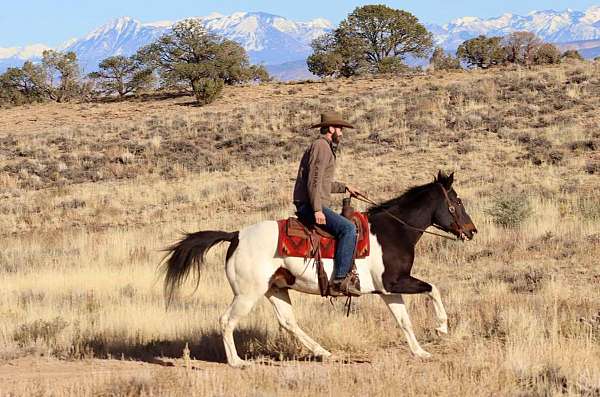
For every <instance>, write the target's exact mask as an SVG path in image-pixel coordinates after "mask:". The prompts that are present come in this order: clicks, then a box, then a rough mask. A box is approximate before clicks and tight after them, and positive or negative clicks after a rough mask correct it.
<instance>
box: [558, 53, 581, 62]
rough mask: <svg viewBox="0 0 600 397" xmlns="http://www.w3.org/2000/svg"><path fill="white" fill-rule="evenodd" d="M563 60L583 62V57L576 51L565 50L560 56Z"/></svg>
mask: <svg viewBox="0 0 600 397" xmlns="http://www.w3.org/2000/svg"><path fill="white" fill-rule="evenodd" d="M562 58H563V59H574V60H577V61H583V57H582V56H581V54H580V53H579V51H577V50H567V51H565V52H563V54H562Z"/></svg>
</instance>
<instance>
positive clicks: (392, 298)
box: [381, 294, 431, 358]
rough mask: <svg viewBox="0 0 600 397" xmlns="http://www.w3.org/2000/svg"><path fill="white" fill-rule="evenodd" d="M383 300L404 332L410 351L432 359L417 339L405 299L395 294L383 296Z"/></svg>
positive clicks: (418, 355)
mask: <svg viewBox="0 0 600 397" xmlns="http://www.w3.org/2000/svg"><path fill="white" fill-rule="evenodd" d="M381 298H382V299H383V301H384V302H385V303H386V305H387V306H388V308H389V309H390V311H391V312H392V314H393V315H394V317H395V318H396V321H398V324H399V325H400V328H402V331H404V335H406V340H407V341H408V347H409V348H410V351H411V352H412V353H413V354H414V355H415V356H417V357H421V358H427V357H431V354H430V353H428V352H426V351H425V350H424V349H423V348H422V347H421V345H419V342H418V341H417V338H416V337H415V332H414V331H413V328H412V323H411V321H410V318H409V317H408V311H407V310H406V305H405V304H404V299H402V295H400V294H394V295H381Z"/></svg>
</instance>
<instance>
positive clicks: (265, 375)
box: [0, 64, 600, 395]
mask: <svg viewBox="0 0 600 397" xmlns="http://www.w3.org/2000/svg"><path fill="white" fill-rule="evenodd" d="M277 90H279V91H280V92H281V93H282V94H272V93H273V92H275V91H277ZM288 90H294V92H292V93H289V92H288ZM332 93H335V94H336V95H335V96H334V97H331V94H332ZM599 93H600V75H599V72H598V66H597V65H595V66H594V65H590V64H573V65H566V66H561V67H552V68H544V69H538V70H522V69H516V70H502V71H495V72H481V73H480V72H475V73H454V74H446V75H431V76H425V77H418V78H414V79H411V80H394V79H385V80H380V79H372V80H369V79H367V80H346V81H341V82H323V83H317V84H307V85H294V86H286V85H278V86H272V85H267V86H262V87H250V88H238V89H236V90H233V91H231V92H228V93H226V97H225V98H224V99H223V100H222V102H221V103H217V104H215V105H212V106H209V107H206V108H203V109H190V108H187V107H182V106H179V105H178V102H176V101H175V102H166V103H164V102H163V103H162V105H163V107H166V110H164V109H163V110H161V112H163V114H164V117H158V116H157V115H156V114H152V112H154V111H155V110H154V109H155V104H153V103H150V104H138V106H141V107H142V109H143V106H147V107H148V109H149V111H148V113H149V114H150V115H149V117H145V116H143V115H137V116H136V115H133V116H131V117H132V120H131V121H123V120H117V121H107V122H105V123H99V124H97V125H94V126H87V127H85V126H83V127H82V126H77V127H73V128H72V129H71V128H70V127H69V123H68V122H66V123H64V124H63V125H62V126H60V127H59V126H55V127H54V128H52V129H49V130H48V129H44V130H43V131H37V130H36V129H35V128H33V127H31V128H30V127H28V129H26V130H23V131H18V132H11V131H6V130H4V132H1V133H0V139H2V140H3V142H9V141H10V142H13V141H15V142H16V143H14V144H12V143H11V144H10V145H9V144H7V145H4V144H3V146H2V149H1V152H0V156H1V157H0V170H1V171H0V190H1V194H2V195H3V200H2V202H1V203H0V213H1V214H2V216H1V217H0V234H1V235H2V244H1V246H0V285H2V286H3V287H2V288H0V356H1V357H2V359H4V360H6V361H8V362H14V363H19V362H20V361H19V360H34V361H35V360H38V361H39V360H42V361H44V360H46V361H44V362H49V363H50V365H52V363H54V362H55V361H52V360H59V361H56V366H57V367H60V366H61V365H65V364H63V363H66V362H73V363H74V365H78V364H79V365H81V368H82V370H81V372H83V374H85V368H87V367H86V366H85V365H86V364H85V363H89V362H92V363H94V362H96V361H94V359H98V358H102V359H107V358H108V359H113V360H124V364H123V365H126V364H127V362H128V361H134V362H146V363H153V365H150V364H148V365H147V366H144V367H143V369H140V370H137V371H133V372H131V373H127V372H126V371H125V372H119V371H117V370H115V371H112V372H110V373H98V374H94V373H91V375H89V376H85V375H81V374H79V375H78V374H77V372H76V371H74V372H73V377H72V379H63V378H61V379H60V381H57V377H56V376H54V377H53V376H52V375H49V374H47V373H40V374H39V375H38V376H36V375H31V376H25V377H23V376H22V377H20V378H19V377H15V378H14V379H13V381H12V382H11V381H10V377H5V378H1V377H2V374H3V373H4V372H2V371H3V369H4V368H2V367H0V380H1V381H0V394H4V393H9V392H13V393H16V394H23V395H24V394H29V395H34V394H39V395H43V394H44V393H46V394H52V393H54V394H56V395H60V394H105V395H110V394H111V393H112V394H129V395H142V394H143V395H166V394H169V395H184V394H185V395H189V394H194V395H230V394H236V395H314V394H315V393H325V394H327V395H332V394H349V395H365V394H368V395H397V394H399V393H400V392H401V393H403V394H406V395H422V394H427V395H558V394H570V395H581V394H583V395H598V394H600V359H599V358H598V357H600V356H599V354H600V344H599V341H600V297H599V295H598V293H597V289H598V285H599V283H600V267H599V266H598V261H597V257H598V255H599V254H600V248H599V247H600V227H599V226H598V221H599V220H600V201H599V200H598V196H597V193H596V192H597V189H598V188H599V187H600V183H599V182H598V175H597V174H594V173H593V172H592V173H590V172H589V168H588V167H587V164H588V163H589V162H590V161H593V159H594V158H595V157H594V156H596V154H597V153H596V152H597V147H598V146H595V145H598V141H599V139H600V130H598V125H599V122H600V116H598V115H597V114H596V113H597V112H596V111H595V109H596V108H597V105H598V101H599V98H600V96H599V95H598V94H599ZM272 95H273V97H272ZM234 105H235V107H234ZM106 106H107V110H106V111H107V112H108V111H113V109H111V108H110V106H112V105H106ZM124 106H125V105H124ZM331 107H333V108H337V109H339V110H342V111H344V112H345V113H346V114H347V115H348V116H351V117H350V118H351V119H352V120H354V121H356V124H357V127H358V128H357V131H356V132H354V133H349V134H346V141H345V142H344V147H343V151H342V153H341V155H340V158H339V169H338V174H339V176H340V179H343V180H345V181H347V182H349V183H351V184H352V185H355V186H358V187H360V188H361V189H363V190H366V191H367V192H369V194H370V195H371V196H372V197H373V198H374V199H376V200H383V199H386V198H390V197H392V196H395V195H397V194H399V193H400V192H402V191H403V190H404V189H406V188H407V187H409V186H411V185H414V184H421V183H427V182H428V181H429V180H430V179H431V177H432V175H433V174H434V173H435V172H437V170H438V169H439V168H442V169H446V170H455V171H456V172H457V174H456V177H457V182H456V190H457V191H458V193H459V194H460V196H461V197H462V198H463V201H464V202H465V205H466V207H467V209H468V211H469V213H470V214H471V216H472V218H473V219H474V222H475V224H476V225H477V227H478V229H479V230H480V233H479V234H478V235H477V237H476V240H475V241H473V242H470V243H466V244H459V243H450V242H446V241H442V240H438V239H435V238H430V237H424V238H423V241H421V242H420V244H419V245H418V247H417V258H416V262H415V267H414V274H415V276H416V277H419V278H422V279H424V280H428V281H431V282H433V283H434V284H436V285H437V286H438V287H439V288H440V290H441V291H442V297H443V300H444V303H445V305H446V308H447V310H448V314H449V319H450V334H449V335H448V336H444V337H440V336H438V335H436V334H435V332H434V331H433V328H434V319H433V308H432V307H431V306H430V305H429V304H428V302H427V301H426V300H425V299H424V298H423V297H420V296H408V297H407V302H408V306H409V313H410V315H411V317H412V320H413V322H414V324H415V330H416V333H417V338H418V339H419V340H420V341H421V342H422V344H423V345H424V347H425V349H427V350H429V351H431V352H432V353H433V354H434V357H433V358H432V359H431V360H427V361H422V360H416V359H414V358H412V357H411V356H410V353H409V350H408V349H407V347H406V343H405V340H404V337H403V336H402V333H401V331H400V330H399V329H398V328H397V327H396V325H395V323H394V321H393V319H392V318H391V315H390V314H389V313H388V312H387V309H386V308H385V307H384V305H383V303H382V302H381V301H380V300H379V299H378V297H375V296H366V297H361V298H360V299H358V300H356V301H357V302H356V304H355V306H354V310H353V313H352V315H351V316H350V317H349V318H346V317H344V313H343V309H342V307H341V303H340V302H338V303H337V305H336V306H335V307H334V306H331V305H330V304H329V302H328V301H326V300H323V299H321V298H319V297H313V296H305V295H300V294H297V293H292V300H293V302H294V307H295V310H296V314H297V317H298V319H299V322H300V324H301V326H302V327H303V328H304V329H305V331H306V332H307V333H308V334H309V335H311V336H313V337H314V338H315V339H316V340H318V341H319V342H320V343H321V344H322V345H323V346H325V347H326V348H328V349H330V350H332V351H333V352H334V353H336V354H337V355H338V356H340V357H342V358H343V359H345V361H344V360H342V361H338V362H333V363H319V362H313V361H307V360H309V358H310V357H309V356H308V352H307V351H306V350H304V349H303V348H302V347H301V345H300V344H299V343H298V342H297V341H295V340H294V339H292V338H291V337H289V336H288V335H287V334H285V333H282V332H280V331H279V329H278V324H277V322H276V320H275V317H274V315H273V313H272V309H271V308H270V307H269V304H268V302H266V301H264V302H261V303H260V304H259V305H258V306H257V307H256V308H255V310H254V311H253V312H252V314H251V315H250V316H249V317H248V318H247V319H245V320H244V321H243V322H242V323H241V324H240V327H239V329H238V332H237V333H236V341H237V344H238V347H239V350H240V352H241V354H242V355H245V356H247V357H249V358H252V359H256V360H266V362H267V364H264V365H256V366H254V367H252V368H250V369H248V370H245V371H237V370H232V369H228V368H226V367H224V365H217V364H212V363H221V362H223V361H224V351H223V348H222V347H221V341H220V336H219V327H218V317H219V316H220V315H221V314H222V312H223V311H224V310H225V308H226V307H227V305H228V303H229V301H230V299H231V296H232V294H231V291H230V290H229V287H228V285H227V282H226V279H225V277H224V273H223V266H224V248H219V249H216V250H215V251H214V252H212V253H211V254H210V256H209V266H207V269H206V272H205V273H204V274H203V275H202V278H201V284H200V288H199V290H198V291H196V292H195V293H193V286H192V285H190V286H188V287H187V288H186V289H185V290H184V291H183V293H182V295H181V297H180V298H179V299H178V300H177V301H176V303H175V305H174V307H172V308H171V309H170V310H168V311H167V310H165V308H164V301H163V299H162V290H161V282H162V280H161V278H160V276H159V273H157V264H158V263H159V262H160V260H161V258H162V255H163V253H162V252H161V251H160V250H161V249H162V248H163V247H165V246H166V245H168V244H169V243H171V242H173V241H174V240H175V239H177V238H178V237H179V235H180V234H179V233H180V231H184V230H185V231H195V230H200V229H224V230H235V229H238V228H240V227H243V226H244V225H248V224H252V223H255V222H258V221H260V220H263V219H277V218H282V217H285V216H287V215H289V214H290V213H291V212H292V206H291V204H290V194H291V190H292V185H293V177H294V175H295V170H296V165H297V164H296V163H297V161H298V156H299V154H300V153H301V151H302V150H303V147H304V145H305V144H306V143H308V142H309V141H310V139H312V138H311V137H312V135H311V134H310V133H309V132H308V131H306V130H304V129H303V127H305V126H306V125H307V124H309V123H310V122H311V121H312V120H314V119H315V117H317V113H318V111H319V110H320V109H321V108H331ZM36 109H37V108H33V109H32V110H31V111H32V112H35V111H36ZM100 110H101V109H100ZM100 110H99V109H93V111H94V112H99V111H100ZM63 111H64V110H63ZM7 117H8V116H7ZM44 117H45V114H44V113H43V112H39V116H38V118H42V119H43V118H44ZM78 117H81V114H79V113H77V114H76V115H75V114H73V115H72V119H73V120H76V119H77V118H78ZM0 118H2V116H0ZM45 120H46V121H44V120H42V121H40V122H41V123H42V125H46V124H43V123H45V122H48V120H47V119H45ZM73 123H74V124H75V121H74V122H73ZM59 138H61V139H63V141H61V142H62V143H52V142H55V141H56V140H57V139H59ZM56 142H58V141H56ZM61 145H64V147H63V146H61ZM190 145H191V146H190ZM61 159H62V160H61ZM60 161H62V162H63V163H64V167H66V168H62V167H63V166H60ZM52 167H54V168H55V169H56V175H55V176H52V175H54V174H52V173H51V172H50V171H48V170H49V169H53V168H52ZM61 169H62V171H61ZM100 174H101V177H99V175H100ZM515 197H517V198H519V200H515ZM506 203H509V204H506ZM511 203H512V204H511ZM511 205H512V206H513V207H511ZM507 206H508V207H507ZM522 206H527V211H522V212H519V211H517V210H518V209H520V208H521V207H522ZM499 208H500V209H506V208H509V209H510V208H513V210H514V209H516V210H514V211H513V210H511V214H512V213H518V214H520V215H519V216H518V219H517V220H518V222H503V218H502V217H503V216H507V215H505V214H504V212H502V211H500V210H499ZM503 214H504V215H503ZM503 225H508V226H503ZM186 344H188V345H189V348H190V350H191V357H192V359H193V365H195V366H197V367H198V368H200V369H199V370H189V369H185V368H184V367H185V365H184V363H183V360H181V357H182V355H183V349H184V347H185V345H186ZM47 360H50V361H47ZM158 362H171V363H172V362H174V363H176V367H175V368H168V367H161V366H159V365H157V363H158ZM15 365H17V364H15Z"/></svg>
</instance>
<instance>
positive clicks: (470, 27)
mask: <svg viewBox="0 0 600 397" xmlns="http://www.w3.org/2000/svg"><path fill="white" fill-rule="evenodd" d="M195 18H196V19H198V20H200V21H202V22H203V24H204V25H205V26H206V27H207V29H208V30H209V31H211V32H213V33H216V34H219V35H222V36H225V37H227V38H229V39H232V40H235V41H237V42H238V43H240V44H241V45H242V46H243V47H244V48H245V49H246V51H247V52H248V54H249V56H250V60H251V61H252V62H253V63H264V64H266V65H267V66H270V67H269V69H270V70H274V71H278V72H276V73H277V74H281V76H288V75H289V73H287V72H285V71H281V70H282V67H283V66H281V65H283V64H285V65H287V66H285V67H288V66H289V67H290V68H292V67H293V69H294V70H295V71H296V70H298V65H299V64H300V62H304V61H305V60H306V57H307V56H308V55H309V54H310V53H311V48H310V43H311V41H312V40H313V39H314V38H316V37H318V36H320V35H321V34H323V33H324V32H327V31H329V30H331V29H333V25H332V24H331V23H330V22H329V21H327V20H325V19H321V18H318V19H314V20H312V21H309V22H296V21H292V20H289V19H286V18H283V17H280V16H277V15H272V14H267V13H263V12H237V13H234V14H232V15H221V14H217V13H215V14H211V15H208V16H205V17H195ZM174 23H175V22H174V21H158V22H152V23H142V22H140V21H138V20H136V19H133V18H130V17H122V18H118V19H115V20H113V21H110V22H109V23H107V24H106V25H104V26H101V27H99V28H98V29H96V30H94V31H92V32H91V33H89V34H88V35H87V36H85V37H83V38H77V39H72V40H69V41H68V42H66V43H64V44H63V45H62V46H60V47H59V48H58V50H68V51H75V52H76V53H77V56H78V59H79V61H80V64H81V66H82V67H83V69H84V71H85V72H90V71H92V70H94V69H96V68H97V67H98V64H99V63H100V61H101V60H103V59H105V58H107V57H109V56H113V55H131V54H133V53H135V52H136V51H137V49H138V48H140V47H142V46H144V45H146V44H149V43H151V42H152V41H154V40H156V39H157V38H158V37H160V36H161V35H162V34H164V33H166V32H167V31H168V30H169V29H171V27H172V26H173V24H174ZM427 28H428V29H429V30H430V31H431V32H432V33H433V34H434V37H435V41H436V43H437V44H438V45H441V46H442V47H444V48H446V49H448V50H453V49H456V48H457V47H458V46H459V45H460V44H461V43H462V42H463V41H465V40H468V39H470V38H473V37H476V36H478V35H480V34H485V35H488V36H491V35H498V36H503V35H506V34H508V33H510V32H514V31H523V30H526V31H531V32H534V33H536V34H537V35H538V36H540V37H541V38H542V39H543V40H545V41H547V42H554V43H566V42H581V41H589V40H598V39H600V6H593V7H591V8H589V9H587V10H586V11H574V10H566V11H552V10H546V11H534V12H531V13H529V14H528V15H526V16H519V15H515V14H504V15H502V16H499V17H497V18H489V19H482V18H478V17H463V18H459V19H455V20H453V21H451V22H449V23H448V24H446V25H443V26H439V25H427ZM47 48H48V47H46V46H44V45H43V44H36V45H33V46H28V47H24V48H0V73H2V72H3V71H4V70H5V69H6V68H7V67H10V66H20V65H21V64H22V63H23V62H24V60H27V59H32V60H37V59H39V58H40V57H41V53H42V52H43V50H45V49H47ZM588 52H589V53H590V54H592V53H595V52H592V51H591V50H590V51H588ZM586 54H587V53H586ZM278 65H279V66H278ZM292 65H293V66H292ZM290 70H291V69H290ZM304 72H307V70H304ZM294 73H296V72H294ZM277 74H276V76H277ZM288 78H289V77H288Z"/></svg>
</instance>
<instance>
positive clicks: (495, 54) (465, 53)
mask: <svg viewBox="0 0 600 397" xmlns="http://www.w3.org/2000/svg"><path fill="white" fill-rule="evenodd" d="M501 41H502V38H501V37H489V38H488V37H485V36H483V35H482V36H478V37H475V38H473V39H470V40H467V41H465V42H463V43H462V44H461V45H460V46H458V50H457V51H456V56H457V57H458V58H459V59H460V60H462V61H464V62H466V63H467V64H468V65H470V66H474V67H478V68H482V69H486V68H489V67H491V66H495V65H500V64H502V63H503V62H504V54H505V53H504V49H503V48H502V46H501Z"/></svg>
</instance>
